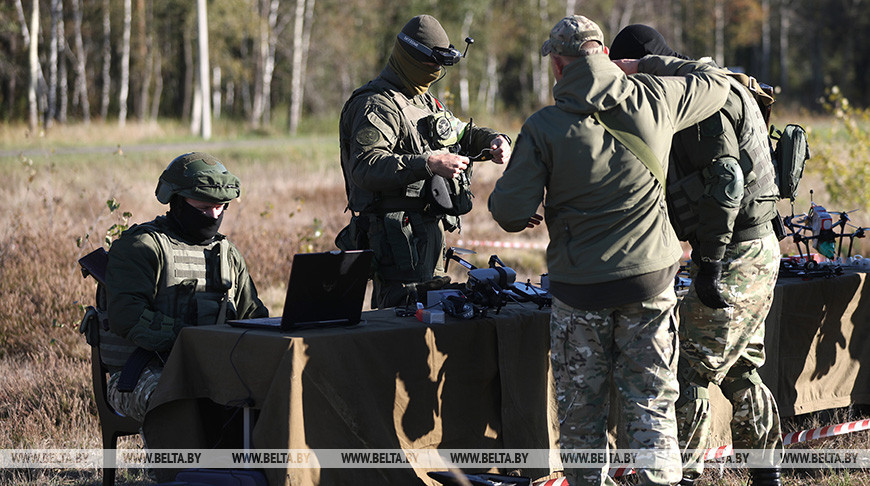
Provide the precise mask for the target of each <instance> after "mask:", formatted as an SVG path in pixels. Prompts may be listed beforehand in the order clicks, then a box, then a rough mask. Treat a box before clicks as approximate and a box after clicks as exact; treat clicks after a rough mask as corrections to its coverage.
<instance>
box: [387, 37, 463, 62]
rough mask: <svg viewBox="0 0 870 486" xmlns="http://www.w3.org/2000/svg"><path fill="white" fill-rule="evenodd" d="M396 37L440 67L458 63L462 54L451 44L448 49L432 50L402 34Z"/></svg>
mask: <svg viewBox="0 0 870 486" xmlns="http://www.w3.org/2000/svg"><path fill="white" fill-rule="evenodd" d="M398 37H399V40H401V41H402V42H404V43H405V44H407V45H409V46H411V47H413V48H414V49H416V50H417V51H418V52H420V53H422V54H423V55H424V56H426V57H428V58H429V59H430V60H431V61H432V62H435V63H438V64H439V65H441V66H452V65H454V64H456V63H457V62H459V60H460V59H462V53H461V52H459V50H458V49H456V48H455V47H453V44H450V47H447V48H444V47H436V48H434V49H430V48H428V47H426V46H425V45H423V44H421V43H419V42H417V41H416V40H414V38H412V37H411V36H409V35H407V34H405V33H404V32H399V35H398Z"/></svg>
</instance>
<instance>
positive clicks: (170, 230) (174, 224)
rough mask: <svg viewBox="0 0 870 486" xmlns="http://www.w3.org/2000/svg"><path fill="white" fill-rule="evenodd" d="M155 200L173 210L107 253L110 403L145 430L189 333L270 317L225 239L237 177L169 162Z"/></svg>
mask: <svg viewBox="0 0 870 486" xmlns="http://www.w3.org/2000/svg"><path fill="white" fill-rule="evenodd" d="M155 194H156V195H157V199H158V200H159V201H160V202H161V203H163V204H169V212H167V213H166V215H165V216H158V217H157V218H156V219H154V220H152V221H150V222H147V223H143V224H138V225H135V226H133V227H131V228H130V229H128V230H126V231H124V232H123V233H122V234H121V237H120V238H118V240H117V241H115V242H114V243H112V247H111V248H110V249H109V261H108V264H107V266H106V291H107V294H108V296H107V302H108V321H109V331H107V332H101V336H100V351H101V355H102V356H101V357H102V358H103V361H104V363H105V364H106V365H107V367H108V368H109V370H110V377H109V382H108V388H107V394H108V401H109V403H110V404H111V405H112V407H114V408H115V410H116V411H117V412H119V413H121V414H123V415H126V416H128V417H132V418H134V419H136V420H137V421H139V422H140V423H141V422H142V421H143V419H144V417H145V412H147V410H148V403H149V400H150V398H151V394H152V392H153V391H154V389H155V388H156V387H157V382H158V380H160V375H161V373H162V370H163V362H164V360H165V359H166V356H167V355H168V354H169V351H170V350H171V349H172V345H173V344H174V343H175V338H176V337H178V333H179V331H181V329H182V328H184V327H187V326H206V325H213V324H222V323H223V322H224V321H226V320H228V319H248V318H255V317H268V315H269V311H268V309H266V306H265V305H263V303H262V302H261V301H260V299H259V298H258V297H257V289H256V288H255V287H254V282H253V280H251V277H250V275H248V269H247V266H246V265H245V260H244V259H243V258H242V255H241V253H239V251H238V250H237V249H236V247H235V245H233V244H232V243H230V242H229V240H227V238H226V237H225V236H224V235H222V234H220V233H218V229H219V228H220V225H221V222H222V221H223V217H224V214H226V210H227V207H228V206H229V203H230V201H232V200H233V199H235V198H237V197H239V194H240V183H239V179H238V178H237V177H236V176H234V175H233V174H231V173H230V172H229V171H228V170H227V169H226V167H224V165H223V164H222V163H221V162H220V161H219V160H218V159H216V158H214V157H213V156H211V155H209V154H205V153H198V152H193V153H188V154H184V155H181V156H179V157H177V158H175V160H173V161H172V162H171V163H170V164H169V166H168V167H167V168H166V170H164V171H163V174H162V175H161V176H160V180H159V181H158V183H157V190H156V191H155Z"/></svg>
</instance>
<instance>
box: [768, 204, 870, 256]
mask: <svg viewBox="0 0 870 486" xmlns="http://www.w3.org/2000/svg"><path fill="white" fill-rule="evenodd" d="M812 195H813V191H812V190H811V191H810V209H809V211H807V212H806V213H801V214H798V215H795V214H792V215H791V216H784V217H783V224H784V225H785V227H786V228H787V229H788V233H787V234H786V236H787V237H788V236H790V237H791V238H792V241H793V242H794V243H795V245H796V246H797V249H798V254H799V258H798V262H796V264H797V265H798V266H799V265H803V270H806V271H816V270H818V267H819V262H817V261H815V260H814V259H813V258H812V256H811V251H812V250H811V249H810V244H811V243H812V248H815V249H816V251H817V252H818V253H819V254H820V255H822V256H824V257H825V258H827V259H828V260H830V261H843V260H846V259H848V258H850V257H851V256H852V248H853V246H854V242H855V238H864V236H865V231H866V230H867V228H862V227H859V226H855V225H853V224H851V223H850V221H851V218H849V213H852V212H854V211H855V210H854V209H853V210H851V211H828V210H827V209H825V208H824V207H823V206H820V205H818V204H816V203H815V202H813V201H812ZM834 216H836V218H837V219H836V221H834ZM847 227H848V228H849V229H848V230H847ZM838 228H839V231H837V229H838ZM847 231H849V232H848V233H847ZM846 239H848V240H849V245H848V248H847V250H846V253H845V255H843V241H844V240H846ZM841 258H842V260H841ZM785 270H792V271H793V270H799V269H791V268H785Z"/></svg>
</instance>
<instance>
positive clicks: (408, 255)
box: [336, 15, 511, 308]
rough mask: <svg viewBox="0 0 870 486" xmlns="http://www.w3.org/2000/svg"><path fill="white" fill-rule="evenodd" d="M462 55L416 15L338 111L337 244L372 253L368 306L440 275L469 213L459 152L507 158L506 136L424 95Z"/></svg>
mask: <svg viewBox="0 0 870 486" xmlns="http://www.w3.org/2000/svg"><path fill="white" fill-rule="evenodd" d="M461 58H462V54H461V53H460V52H459V51H458V50H456V49H455V48H454V47H453V45H451V44H450V41H449V40H448V38H447V33H446V32H445V31H444V29H443V28H442V27H441V24H440V23H439V22H438V20H436V19H435V18H434V17H432V16H430V15H419V16H417V17H414V18H412V19H411V20H410V21H409V22H408V23H407V24H405V26H404V27H403V28H402V31H401V32H399V35H398V37H397V38H396V42H395V44H394V45H393V52H392V54H391V55H390V58H389V61H388V63H387V66H386V67H384V69H383V71H381V74H380V76H378V77H377V78H375V79H374V80H372V81H370V82H369V83H368V84H366V85H365V86H363V87H361V88H359V89H357V90H356V91H354V93H353V94H352V95H351V97H350V99H349V100H348V101H347V103H345V105H344V109H343V110H342V112H341V121H340V143H341V166H342V170H343V173H344V181H345V190H346V192H347V207H348V209H350V210H351V211H352V212H353V213H354V214H353V216H352V220H351V224H350V225H349V226H348V227H347V228H345V230H343V231H342V232H341V233H340V234H339V236H338V238H336V244H337V245H338V246H339V248H341V249H344V250H350V249H362V248H371V249H372V250H374V254H375V265H376V270H375V272H374V292H373V295H372V307H373V308H377V307H393V306H397V305H404V304H406V303H407V300H408V297H409V295H412V294H413V293H414V292H416V288H417V285H418V284H421V283H426V282H429V281H432V280H433V278H434V277H437V276H441V275H443V274H444V252H445V243H444V231H445V229H446V230H447V231H453V230H455V229H457V228H458V227H459V216H460V215H462V214H465V213H467V212H468V211H470V210H471V193H470V190H469V187H468V184H469V177H470V176H471V162H472V161H471V160H470V159H469V157H468V156H467V155H461V154H468V155H471V156H472V158H476V157H475V156H477V155H478V154H488V155H486V156H485V157H486V158H489V157H491V158H492V160H493V161H494V162H496V163H504V162H506V161H507V160H508V159H509V158H510V153H511V148H510V144H509V142H508V139H507V137H505V136H504V135H500V134H498V133H496V132H495V131H493V130H490V129H487V128H480V127H475V126H472V124H471V123H470V122H469V123H464V122H462V121H460V120H459V119H458V118H456V117H454V116H453V115H452V114H451V113H450V112H449V111H447V109H446V108H445V107H444V106H443V105H442V104H441V102H440V101H438V100H437V99H436V98H435V97H434V96H432V94H431V93H429V92H428V91H429V86H430V85H431V84H432V83H434V82H435V81H437V80H439V79H440V78H441V77H442V76H443V69H444V68H443V67H444V66H452V65H454V64H456V63H457V62H459V60H460V59H461ZM481 158H482V157H481ZM451 195H452V196H453V197H451Z"/></svg>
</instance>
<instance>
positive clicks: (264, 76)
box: [251, 0, 305, 127]
mask: <svg viewBox="0 0 870 486" xmlns="http://www.w3.org/2000/svg"><path fill="white" fill-rule="evenodd" d="M297 1H299V2H304V0H297ZM257 3H258V12H259V17H258V25H259V36H258V38H257V53H256V73H257V75H256V77H255V79H254V100H253V107H252V110H251V123H252V125H254V126H255V127H259V126H260V125H261V124H264V125H268V124H269V119H270V117H271V113H270V110H271V101H270V100H271V96H272V76H273V74H274V72H275V47H276V45H277V38H278V35H277V34H278V33H277V26H278V7H279V5H280V2H279V0H261V1H260V2H257ZM304 7H305V6H304V3H303V4H302V8H303V12H304ZM300 35H301V31H300Z"/></svg>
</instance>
